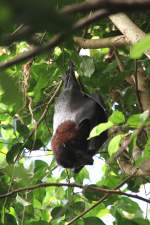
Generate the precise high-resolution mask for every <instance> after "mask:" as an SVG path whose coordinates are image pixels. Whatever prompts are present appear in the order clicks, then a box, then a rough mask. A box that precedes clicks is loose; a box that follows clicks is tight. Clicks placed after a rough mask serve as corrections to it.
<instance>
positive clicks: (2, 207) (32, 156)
mask: <svg viewBox="0 0 150 225" xmlns="http://www.w3.org/2000/svg"><path fill="white" fill-rule="evenodd" d="M79 2H82V1H79V0H76V1H69V4H71V3H79ZM66 4H68V1H65V0H63V1H47V0H44V1H35V0H30V1H28V0H26V1H25V0H22V1H17V0H16V1H12V2H11V1H7V0H5V1H4V0H3V1H1V2H0V15H1V16H0V31H1V32H0V45H1V47H0V61H1V62H3V61H5V60H9V59H12V58H13V57H15V56H18V55H19V54H20V53H22V52H24V51H27V50H29V49H30V48H31V47H32V45H35V46H39V45H44V44H45V43H47V41H48V40H49V39H50V38H51V37H53V35H54V34H56V33H58V32H60V31H61V32H66V31H68V30H71V26H72V24H73V22H74V21H76V20H77V19H80V18H81V17H82V15H81V14H75V15H73V16H72V15H71V16H70V17H69V18H68V17H67V16H66V17H64V16H62V15H61V13H60V14H59V13H58V12H57V9H61V8H62V7H64V6H65V5H66ZM131 16H134V19H135V20H137V21H138V23H139V25H141V28H142V26H143V27H144V26H145V24H146V25H147V29H148V27H149V15H148V13H147V14H145V15H141V14H140V15H139V14H134V15H131ZM143 18H144V19H143ZM143 21H144V22H143ZM22 24H23V25H24V28H25V29H24V30H25V31H24V30H22V34H21V33H19V32H18V31H17V30H18V27H20V25H21V26H22ZM28 27H29V29H28ZM26 28H27V32H26ZM148 31H149V30H147V32H148ZM34 33H36V35H33V34H34ZM112 33H113V26H112V24H111V23H110V22H109V21H108V20H107V19H105V18H104V19H101V20H99V21H97V22H96V23H94V24H92V25H90V26H89V27H88V28H87V29H83V30H78V31H76V33H74V32H71V34H70V35H68V36H66V37H65V40H64V42H63V43H61V44H60V45H59V46H55V47H54V48H53V49H51V50H49V51H47V52H46V53H44V54H43V55H40V56H36V57H34V58H33V59H31V60H30V61H27V62H24V63H22V64H16V65H14V66H11V67H9V68H7V69H6V70H1V71H0V187H1V188H0V224H2V225H4V224H5V225H9V224H11V225H17V224H19V225H34V224H36V225H48V224H53V225H55V224H59V225H61V224H62V225H64V224H67V223H68V222H69V221H71V220H72V219H73V218H75V217H76V216H79V215H80V214H81V213H82V212H83V211H84V210H87V209H88V208H90V207H91V206H92V205H94V204H96V203H97V201H99V200H100V199H101V198H103V197H104V193H98V192H94V191H93V190H92V189H88V187H86V188H84V189H83V190H81V189H78V188H75V187H64V186H63V185H62V186H59V187H58V186H57V185H52V186H49V187H40V188H36V189H34V190H30V191H29V190H27V189H26V191H22V192H21V191H18V192H17V193H15V194H13V195H11V196H8V197H5V198H3V197H2V195H3V194H5V193H7V192H11V191H13V190H16V189H18V188H24V187H26V188H28V187H31V186H34V185H39V186H40V184H44V183H55V184H57V183H58V184H59V183H61V182H64V183H68V184H69V183H70V181H73V182H75V183H76V184H78V185H84V184H89V187H91V184H92V185H93V180H92V181H91V175H90V174H91V170H92V168H94V165H93V166H90V167H89V166H88V167H85V168H84V169H82V171H81V172H80V173H79V174H76V175H75V174H73V173H72V171H66V170H65V169H60V168H57V165H56V162H55V159H54V157H53V154H52V151H51V149H50V147H49V146H50V144H49V143H50V139H51V137H52V116H53V106H54V103H53V102H52V101H51V100H53V99H52V96H53V95H54V94H55V91H56V89H57V87H58V85H59V82H60V77H61V76H63V74H64V73H65V71H66V69H67V65H68V63H69V61H70V59H72V60H73V61H74V63H75V65H76V71H77V73H78V74H79V76H80V78H81V80H82V81H83V83H84V85H85V87H86V89H87V90H88V91H89V92H97V93H99V94H100V95H101V96H102V98H103V100H104V102H105V105H106V108H107V111H108V115H109V119H108V122H107V123H104V124H100V125H98V126H97V127H95V128H94V129H93V130H92V131H91V134H90V137H89V138H92V137H93V136H96V135H99V134H100V133H102V132H104V131H105V130H111V128H113V129H115V128H116V131H115V132H114V133H113V134H112V135H110V138H109V140H108V142H107V143H106V145H105V146H103V149H102V152H101V154H97V156H96V157H101V159H102V160H99V162H100V163H102V162H103V161H104V160H105V162H107V161H108V159H111V160H112V161H113V162H112V163H110V164H108V165H107V164H106V163H105V164H104V165H103V167H102V168H101V167H100V168H101V169H99V168H98V169H97V174H92V176H93V178H96V180H97V182H96V184H94V185H97V186H98V187H103V188H107V189H115V188H116V187H117V186H118V185H119V184H120V183H121V182H122V181H123V180H124V179H125V178H126V175H125V174H124V173H122V171H121V170H120V167H119V165H118V163H117V160H113V157H114V156H115V154H116V153H117V152H118V150H119V148H120V146H121V144H122V142H123V141H124V139H125V138H128V136H130V138H131V141H130V143H129V146H128V156H130V157H131V156H132V151H133V149H134V147H135V145H136V144H137V142H139V146H140V147H142V149H143V150H144V151H143V154H142V155H141V156H140V157H139V158H138V159H137V160H136V161H135V162H134V163H135V164H136V165H139V166H140V165H141V164H142V162H143V161H144V160H145V159H148V158H149V157H150V153H149V148H150V136H148V137H147V139H146V140H144V139H143V138H142V140H141V139H140V138H138V133H137V130H138V129H139V128H140V127H141V126H146V127H147V126H149V123H150V121H149V115H147V112H144V113H140V110H139V105H138V100H137V99H138V98H137V96H136V93H135V87H134V86H132V85H130V84H129V83H128V82H127V78H128V77H130V76H131V75H132V74H134V73H135V69H134V61H133V60H132V59H131V58H130V50H129V48H128V47H127V46H126V47H120V48H118V49H117V51H118V55H119V58H120V61H121V62H123V64H124V67H125V69H124V71H119V69H118V64H117V60H116V58H115V56H114V55H111V52H112V49H108V48H104V49H93V50H89V55H88V56H87V55H86V56H83V55H82V56H81V55H80V54H79V51H80V49H79V48H78V46H76V45H75V43H74V41H73V35H77V36H84V37H85V38H93V39H94V38H96V37H108V36H111V35H112ZM10 34H11V35H10ZM13 38H14V39H15V42H13V40H12V39H13ZM147 42H149V36H147V37H146V38H145V39H144V40H142V41H141V42H140V43H139V44H137V45H136V46H135V47H134V48H133V50H132V57H133V58H137V57H138V56H141V54H142V53H143V52H144V51H145V49H147V47H146V46H145V45H147ZM31 43H32V44H31ZM6 46H7V47H6ZM141 61H142V65H143V67H144V68H145V72H146V74H147V75H146V76H147V77H148V78H149V71H150V67H149V61H147V59H146V58H144V57H143V58H142V59H141ZM46 109H47V111H45V110H46ZM44 113H45V114H44ZM41 155H43V157H42V156H41ZM89 168H90V169H89ZM99 173H100V174H101V178H99ZM97 177H98V178H97ZM146 181H147V180H145V179H139V178H132V179H131V180H130V181H129V182H127V186H126V187H124V186H123V191H124V192H126V191H132V192H138V190H139V187H140V185H141V184H143V183H146ZM94 185H93V186H94ZM139 205H140V203H136V202H135V201H134V200H133V199H131V198H128V197H123V196H117V195H111V196H107V198H106V199H105V200H104V201H102V203H101V204H97V206H96V207H95V208H94V207H93V209H91V210H89V212H88V213H86V214H85V215H84V217H80V216H79V219H78V220H76V221H75V222H74V224H76V225H84V224H85V225H88V224H95V225H103V224H105V220H104V218H107V217H108V218H109V216H110V215H111V216H113V220H114V222H113V224H115V225H120V224H121V225H123V224H132V225H134V224H135V225H147V224H149V221H148V219H145V218H144V214H143V211H142V210H141V208H140V206H139Z"/></svg>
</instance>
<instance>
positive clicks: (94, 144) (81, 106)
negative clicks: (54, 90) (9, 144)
mask: <svg viewBox="0 0 150 225" xmlns="http://www.w3.org/2000/svg"><path fill="white" fill-rule="evenodd" d="M63 80H64V87H63V90H62V91H61V93H60V95H59V96H58V98H57V99H56V102H55V109H54V117H53V130H54V134H53V137H52V140H51V146H52V150H53V152H54V155H55V158H56V161H57V163H58V164H59V165H61V166H62V167H64V168H71V169H73V170H74V172H76V173H77V172H79V171H80V170H81V169H82V167H84V166H85V165H92V164H93V156H94V155H95V154H96V153H97V151H98V150H99V148H100V147H101V146H102V145H103V143H104V142H105V141H106V139H107V132H106V131H105V132H103V133H102V134H100V135H99V136H97V137H94V138H92V139H88V137H89V134H90V131H91V130H92V128H94V127H95V126H96V125H98V124H99V123H103V122H106V120H107V113H106V111H105V108H104V106H103V104H102V101H101V98H100V97H99V96H98V95H97V94H88V93H86V92H85V91H84V86H83V84H82V83H81V82H80V81H79V80H78V79H76V76H75V72H74V65H73V63H70V66H69V69H68V70H67V72H66V74H65V76H63Z"/></svg>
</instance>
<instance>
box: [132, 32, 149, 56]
mask: <svg viewBox="0 0 150 225" xmlns="http://www.w3.org/2000/svg"><path fill="white" fill-rule="evenodd" d="M148 49H150V34H148V35H146V36H145V37H144V38H142V39H141V40H140V41H138V42H137V43H136V44H134V45H133V47H132V48H131V51H130V57H131V58H132V59H139V58H140V57H141V56H142V55H143V53H144V52H145V51H146V50H148Z"/></svg>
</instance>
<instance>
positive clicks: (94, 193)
mask: <svg viewBox="0 0 150 225" xmlns="http://www.w3.org/2000/svg"><path fill="white" fill-rule="evenodd" d="M92 187H93V188H94V187H97V186H96V185H89V186H87V187H85V188H84V190H83V195H84V196H85V197H86V198H87V199H88V200H92V201H97V200H99V199H100V198H101V197H103V196H104V193H102V192H100V191H98V190H93V189H91V188H92Z"/></svg>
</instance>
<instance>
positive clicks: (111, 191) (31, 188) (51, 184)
mask: <svg viewBox="0 0 150 225" xmlns="http://www.w3.org/2000/svg"><path fill="white" fill-rule="evenodd" d="M53 186H54V187H77V188H80V189H85V188H89V189H91V190H93V191H99V192H102V193H106V194H109V195H110V194H115V195H124V196H127V197H131V198H135V199H139V200H141V201H144V202H147V203H150V200H149V199H146V198H143V197H141V196H139V195H135V194H129V193H125V192H122V191H120V190H115V189H113V190H110V189H106V188H99V187H92V186H83V185H79V184H75V183H42V184H36V185H34V186H31V187H25V188H18V189H16V190H13V191H10V192H8V193H6V194H2V195H0V198H5V197H9V196H12V195H14V194H16V193H21V192H27V191H33V190H36V189H39V188H46V187H53ZM117 189H118V188H117Z"/></svg>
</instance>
